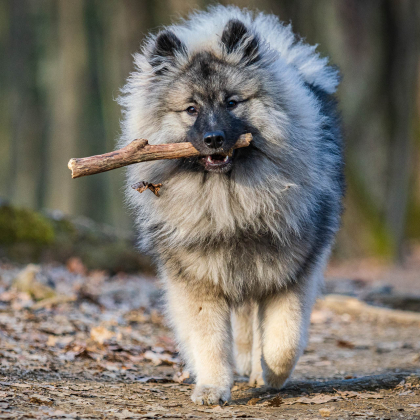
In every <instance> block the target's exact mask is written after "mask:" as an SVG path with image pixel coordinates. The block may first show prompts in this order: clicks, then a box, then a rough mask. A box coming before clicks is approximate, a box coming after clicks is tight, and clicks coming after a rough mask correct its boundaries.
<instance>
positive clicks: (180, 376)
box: [172, 370, 233, 390]
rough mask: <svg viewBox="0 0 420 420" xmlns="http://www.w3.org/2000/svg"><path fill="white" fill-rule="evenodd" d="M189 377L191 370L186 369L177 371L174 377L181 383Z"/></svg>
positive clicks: (175, 380)
mask: <svg viewBox="0 0 420 420" xmlns="http://www.w3.org/2000/svg"><path fill="white" fill-rule="evenodd" d="M189 377H190V372H188V370H184V371H182V372H176V373H175V374H174V376H173V378H172V379H173V380H174V382H178V383H180V384H181V383H183V382H184V381H185V380H186V379H188V378H189ZM232 390H233V389H232Z"/></svg>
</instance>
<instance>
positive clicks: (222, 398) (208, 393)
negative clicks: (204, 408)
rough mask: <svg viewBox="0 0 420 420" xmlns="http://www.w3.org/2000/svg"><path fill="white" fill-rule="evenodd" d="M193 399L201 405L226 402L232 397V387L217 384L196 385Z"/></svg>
mask: <svg viewBox="0 0 420 420" xmlns="http://www.w3.org/2000/svg"><path fill="white" fill-rule="evenodd" d="M191 399H192V400H193V402H195V403H196V404H199V405H216V404H224V403H225V402H226V401H229V399H230V388H226V387H222V386H217V385H196V387H195V389H194V392H193V394H192V396H191Z"/></svg>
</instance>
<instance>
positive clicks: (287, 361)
mask: <svg viewBox="0 0 420 420" xmlns="http://www.w3.org/2000/svg"><path fill="white" fill-rule="evenodd" d="M318 284H319V279H318V278H317V276H316V275H315V276H312V277H309V278H307V279H302V280H301V282H300V284H294V285H290V286H289V287H287V288H285V289H284V290H283V291H281V292H279V293H278V294H276V295H273V296H270V297H267V298H266V299H265V300H264V301H263V302H261V304H260V308H259V318H260V326H261V330H262V331H261V336H262V354H263V357H262V368H263V377H264V382H265V384H266V385H268V386H270V387H273V388H281V387H282V386H283V385H284V384H285V383H286V381H287V379H288V378H289V376H290V374H291V373H292V371H293V368H294V367H295V365H296V363H297V361H298V359H299V357H300V355H301V354H302V353H303V350H304V348H305V345H306V340H307V335H308V328H309V323H310V316H311V310H312V305H313V304H314V301H315V299H316V296H317V291H318V288H319V286H318Z"/></svg>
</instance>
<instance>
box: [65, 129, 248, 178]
mask: <svg viewBox="0 0 420 420" xmlns="http://www.w3.org/2000/svg"><path fill="white" fill-rule="evenodd" d="M251 140H252V135H251V134H249V133H247V134H242V135H241V136H240V137H239V139H238V141H237V142H236V144H235V146H233V149H238V148H241V147H247V146H249V144H250V142H251ZM195 156H201V154H200V152H199V151H198V150H197V149H196V148H195V147H194V146H193V145H192V144H191V143H188V142H184V143H168V144H157V145H150V144H148V142H147V140H145V139H137V140H134V141H132V142H131V143H130V144H128V145H127V146H125V147H123V148H122V149H119V150H115V151H113V152H109V153H105V154H103V155H95V156H89V157H85V158H73V159H70V160H69V163H68V167H69V169H70V170H71V177H72V178H79V177H81V176H86V175H93V174H99V173H100V172H106V171H110V170H112V169H117V168H121V167H122V166H127V165H132V164H134V163H139V162H146V161H151V160H160V159H180V158H189V157H195Z"/></svg>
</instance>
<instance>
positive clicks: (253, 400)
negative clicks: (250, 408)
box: [246, 398, 260, 405]
mask: <svg viewBox="0 0 420 420" xmlns="http://www.w3.org/2000/svg"><path fill="white" fill-rule="evenodd" d="M259 400H260V399H259V398H251V399H250V400H249V401H248V402H247V403H246V405H256V404H257V402H258V401H259Z"/></svg>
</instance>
